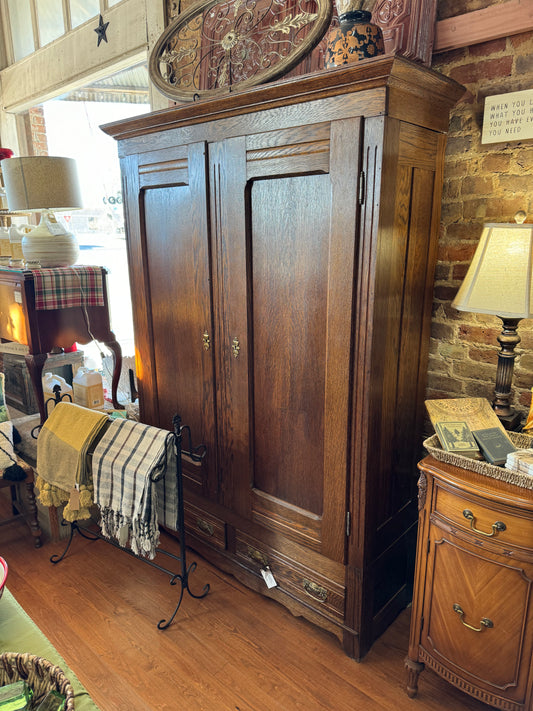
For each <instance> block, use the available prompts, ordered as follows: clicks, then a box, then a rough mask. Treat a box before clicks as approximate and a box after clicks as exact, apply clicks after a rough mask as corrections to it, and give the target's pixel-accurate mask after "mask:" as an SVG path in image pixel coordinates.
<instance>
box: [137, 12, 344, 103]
mask: <svg viewBox="0 0 533 711" xmlns="http://www.w3.org/2000/svg"><path fill="white" fill-rule="evenodd" d="M287 6H289V8H288V7H287ZM291 6H292V7H291ZM307 6H315V7H316V12H309V11H307V10H306V8H307ZM332 6H333V3H332V2H331V0H294V1H293V2H292V3H287V2H282V1H281V0H234V1H230V0H226V1H221V0H200V2H197V3H195V4H194V5H192V6H191V7H189V8H188V9H187V10H185V11H184V12H183V13H181V14H180V15H179V16H178V17H177V18H176V19H175V20H174V21H173V22H172V23H171V24H169V26H168V27H167V28H166V30H165V31H164V32H163V34H162V35H161V37H160V38H159V39H158V41H157V42H156V44H155V46H154V48H153V50H152V53H151V55H150V62H149V67H148V69H149V73H150V78H151V80H152V81H153V83H154V84H155V86H156V87H157V88H158V89H159V91H161V93H162V94H164V95H165V96H167V97H168V98H170V99H173V100H174V101H195V100H197V99H202V98H207V97H212V96H218V95H221V94H226V93H229V92H230V91H232V89H233V88H234V87H237V86H238V88H239V89H243V88H247V87H250V86H255V85H257V84H263V83H264V82H267V81H270V80H272V79H275V78H277V77H279V76H282V75H283V74H286V73H287V72H289V71H290V70H291V69H292V68H293V67H294V66H296V64H298V62H299V61H300V60H301V59H303V57H305V55H306V54H307V53H308V52H311V51H312V50H313V49H314V47H315V46H316V45H317V44H318V43H319V42H320V40H321V39H322V37H323V36H324V35H325V33H326V32H327V29H328V27H329V24H330V21H331V15H332V9H333V7H332ZM261 23H263V24H261ZM265 23H266V24H265Z"/></svg>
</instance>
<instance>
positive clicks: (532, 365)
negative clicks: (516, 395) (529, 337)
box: [515, 353, 533, 387]
mask: <svg viewBox="0 0 533 711" xmlns="http://www.w3.org/2000/svg"><path fill="white" fill-rule="evenodd" d="M522 369H523V370H525V371H527V372H528V373H531V371H533V354H530V353H523V354H522V355H521V356H520V359H519V360H518V361H515V370H522ZM530 377H531V376H530ZM531 386H532V387H533V380H532V382H531Z"/></svg>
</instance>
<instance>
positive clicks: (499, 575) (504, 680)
mask: <svg viewBox="0 0 533 711" xmlns="http://www.w3.org/2000/svg"><path fill="white" fill-rule="evenodd" d="M428 562H429V568H430V575H429V576H428V589H427V590H426V594H425V604H424V614H423V619H424V623H423V630H422V637H421V641H422V646H423V648H424V649H425V650H426V651H427V652H429V654H430V657H431V658H432V659H433V660H436V661H437V662H438V663H439V664H440V666H442V667H443V668H448V669H450V670H452V671H454V672H455V673H456V674H457V676H458V677H460V678H463V679H466V680H468V681H469V682H470V683H471V684H473V685H475V686H477V687H478V688H480V689H484V690H486V691H489V692H491V693H495V694H502V693H505V695H506V697H508V698H510V699H513V700H515V701H521V700H523V698H524V696H525V692H526V688H527V677H528V670H529V668H530V666H531V661H532V638H533V619H532V617H533V566H532V565H529V566H523V565H522V564H520V563H516V564H515V563H513V559H508V560H506V559H504V558H503V557H502V558H501V559H499V558H498V556H489V555H485V554H484V552H483V549H480V548H479V547H475V546H469V545H468V544H465V543H463V542H461V541H459V540H458V539H457V538H455V537H454V536H453V535H452V536H446V535H444V536H443V535H442V531H441V530H440V529H439V528H437V527H432V529H431V548H430V553H429V561H428Z"/></svg>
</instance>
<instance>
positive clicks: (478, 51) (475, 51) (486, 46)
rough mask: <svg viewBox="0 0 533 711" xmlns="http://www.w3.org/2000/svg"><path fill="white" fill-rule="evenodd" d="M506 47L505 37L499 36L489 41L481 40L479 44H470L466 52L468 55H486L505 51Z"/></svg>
mask: <svg viewBox="0 0 533 711" xmlns="http://www.w3.org/2000/svg"><path fill="white" fill-rule="evenodd" d="M506 47H507V39H506V38H505V37H501V38H500V39H495V40H492V41H491V42H482V43H480V44H473V45H471V46H470V47H469V48H468V54H469V55H470V57H488V56H489V55H490V54H496V53H497V52H503V51H505V49H506Z"/></svg>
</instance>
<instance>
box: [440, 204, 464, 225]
mask: <svg viewBox="0 0 533 711" xmlns="http://www.w3.org/2000/svg"><path fill="white" fill-rule="evenodd" d="M462 217H463V203H462V202H461V201H460V200H457V201H454V202H444V203H443V205H442V208H441V218H442V220H444V221H445V222H448V223H449V222H457V221H458V220H461V219H462Z"/></svg>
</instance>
